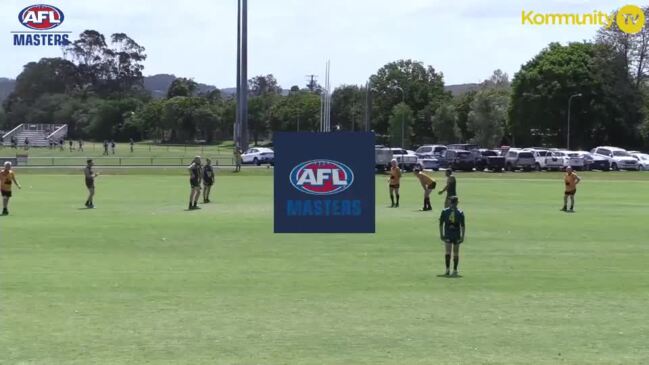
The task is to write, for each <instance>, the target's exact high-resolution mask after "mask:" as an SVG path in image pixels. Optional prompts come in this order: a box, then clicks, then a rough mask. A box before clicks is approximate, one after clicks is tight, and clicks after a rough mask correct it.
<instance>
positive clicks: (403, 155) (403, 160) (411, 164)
mask: <svg viewBox="0 0 649 365" xmlns="http://www.w3.org/2000/svg"><path fill="white" fill-rule="evenodd" d="M390 150H391V151H392V158H394V159H395V160H397V163H398V164H399V167H400V168H401V169H402V170H406V171H412V170H413V169H414V168H415V167H417V155H415V153H414V152H412V151H408V150H404V149H403V148H390Z"/></svg>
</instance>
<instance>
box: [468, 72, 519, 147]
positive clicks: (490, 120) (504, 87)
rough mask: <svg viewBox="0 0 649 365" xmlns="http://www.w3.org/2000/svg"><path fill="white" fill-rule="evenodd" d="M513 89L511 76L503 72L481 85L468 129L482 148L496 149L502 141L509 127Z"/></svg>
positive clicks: (474, 141) (495, 74)
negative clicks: (508, 119) (508, 115)
mask: <svg viewBox="0 0 649 365" xmlns="http://www.w3.org/2000/svg"><path fill="white" fill-rule="evenodd" d="M510 97H511V87H510V82H509V76H508V75H507V74H506V73H504V72H502V71H501V70H496V71H494V73H493V75H492V76H491V77H490V78H489V79H488V80H485V81H484V82H483V83H482V84H481V85H480V90H479V91H478V92H476V93H475V94H474V97H473V100H472V101H471V104H470V106H469V107H470V108H469V109H470V111H469V114H468V119H467V129H468V130H469V131H470V132H471V133H472V134H473V138H472V141H473V143H476V144H478V145H481V146H485V147H495V146H497V145H498V144H499V143H500V141H501V140H502V138H503V136H504V134H505V128H506V126H507V112H508V110H509V99H510Z"/></svg>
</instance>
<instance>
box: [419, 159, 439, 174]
mask: <svg viewBox="0 0 649 365" xmlns="http://www.w3.org/2000/svg"><path fill="white" fill-rule="evenodd" d="M417 167H418V168H419V169H421V170H433V171H439V168H440V165H439V159H437V158H436V157H424V158H421V157H420V158H418V159H417Z"/></svg>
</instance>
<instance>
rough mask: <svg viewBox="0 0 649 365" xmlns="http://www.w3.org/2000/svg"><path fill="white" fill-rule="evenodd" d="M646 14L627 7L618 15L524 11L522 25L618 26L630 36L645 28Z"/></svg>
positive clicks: (638, 8)
mask: <svg viewBox="0 0 649 365" xmlns="http://www.w3.org/2000/svg"><path fill="white" fill-rule="evenodd" d="M645 21H646V17H645V13H644V11H643V10H642V8H640V7H639V6H636V5H626V6H623V7H622V8H620V9H619V10H618V12H617V14H616V15H614V16H613V15H610V14H609V13H607V12H604V11H599V10H596V11H593V12H590V13H541V12H536V11H533V10H532V11H530V10H523V11H522V13H521V23H522V24H523V25H538V26H551V25H570V26H584V25H591V26H600V27H605V28H607V29H608V28H610V27H611V26H613V24H617V26H618V27H619V28H620V30H621V31H623V32H625V33H628V34H637V33H639V32H640V31H642V29H643V28H644V27H645Z"/></svg>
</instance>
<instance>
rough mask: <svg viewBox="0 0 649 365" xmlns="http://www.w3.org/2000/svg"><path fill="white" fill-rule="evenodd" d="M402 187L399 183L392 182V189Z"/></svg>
mask: <svg viewBox="0 0 649 365" xmlns="http://www.w3.org/2000/svg"><path fill="white" fill-rule="evenodd" d="M400 187H401V185H399V184H390V188H391V189H399V188H400Z"/></svg>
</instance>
